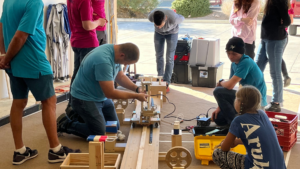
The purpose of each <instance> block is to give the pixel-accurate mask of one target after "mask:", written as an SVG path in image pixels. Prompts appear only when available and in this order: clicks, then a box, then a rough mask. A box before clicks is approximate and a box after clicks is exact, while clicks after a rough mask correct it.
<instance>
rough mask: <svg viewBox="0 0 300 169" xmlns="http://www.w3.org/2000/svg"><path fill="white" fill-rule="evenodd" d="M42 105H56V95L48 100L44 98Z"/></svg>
mask: <svg viewBox="0 0 300 169" xmlns="http://www.w3.org/2000/svg"><path fill="white" fill-rule="evenodd" d="M42 105H43V106H52V107H56V95H53V96H51V97H49V98H48V99H46V100H43V101H42Z"/></svg>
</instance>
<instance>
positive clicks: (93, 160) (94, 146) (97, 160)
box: [89, 142, 104, 169]
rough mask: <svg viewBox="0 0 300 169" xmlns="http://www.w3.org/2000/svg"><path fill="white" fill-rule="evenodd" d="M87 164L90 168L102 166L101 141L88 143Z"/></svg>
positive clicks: (101, 168) (102, 149)
mask: <svg viewBox="0 0 300 169" xmlns="http://www.w3.org/2000/svg"><path fill="white" fill-rule="evenodd" d="M89 166H90V169H103V168H104V144H103V142H90V143H89Z"/></svg>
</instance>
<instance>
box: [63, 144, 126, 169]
mask: <svg viewBox="0 0 300 169" xmlns="http://www.w3.org/2000/svg"><path fill="white" fill-rule="evenodd" d="M120 162H121V154H119V153H104V143H103V142H90V143H89V153H70V154H68V156H67V158H66V159H65V160H64V162H63V163H62V164H61V166H60V168H61V169H118V168H119V165H120Z"/></svg>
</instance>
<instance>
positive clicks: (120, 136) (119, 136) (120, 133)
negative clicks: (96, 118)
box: [117, 130, 125, 141]
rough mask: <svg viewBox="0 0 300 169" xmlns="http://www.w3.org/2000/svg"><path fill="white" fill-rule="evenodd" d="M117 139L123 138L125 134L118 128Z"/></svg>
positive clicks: (121, 139)
mask: <svg viewBox="0 0 300 169" xmlns="http://www.w3.org/2000/svg"><path fill="white" fill-rule="evenodd" d="M117 140H119V141H123V140H125V134H123V133H122V131H121V130H118V132H117Z"/></svg>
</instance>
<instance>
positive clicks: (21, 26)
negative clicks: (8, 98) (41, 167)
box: [0, 0, 72, 165]
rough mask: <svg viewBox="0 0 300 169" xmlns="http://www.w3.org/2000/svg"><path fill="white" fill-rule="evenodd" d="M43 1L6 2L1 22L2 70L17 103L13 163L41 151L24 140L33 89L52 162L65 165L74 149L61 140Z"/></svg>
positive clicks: (14, 106)
mask: <svg viewBox="0 0 300 169" xmlns="http://www.w3.org/2000/svg"><path fill="white" fill-rule="evenodd" d="M43 8H44V4H43V2H42V0H22V1H19V0H6V1H4V3H3V12H2V16H1V23H0V52H1V54H5V56H2V57H0V69H5V70H6V73H7V74H8V76H9V77H10V85H11V92H12V94H13V104H12V107H11V113H10V123H11V127H12V132H13V137H14V141H15V148H16V150H15V152H14V156H13V164H14V165H19V164H22V163H23V162H25V161H26V160H29V159H32V158H35V157H36V156H37V155H38V151H37V150H32V149H30V148H28V147H25V146H24V144H23V140H22V116H23V110H24V108H25V107H26V104H27V100H28V92H29V90H30V91H31V93H32V94H33V96H34V97H35V99H36V100H37V101H41V102H42V105H43V109H42V115H43V123H44V127H45V129H46V133H47V136H48V140H49V143H50V150H49V152H48V161H49V162H50V163H56V162H62V161H63V160H64V158H65V157H66V155H67V154H68V153H69V152H72V150H70V149H68V148H67V147H64V146H62V145H61V144H60V143H59V141H58V137H57V130H56V123H55V116H56V112H55V109H56V96H55V92H54V88H53V75H52V70H51V66H50V64H49V62H48V60H47V58H46V55H45V53H44V51H45V48H46V35H45V32H44V28H43V23H44V14H43Z"/></svg>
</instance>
